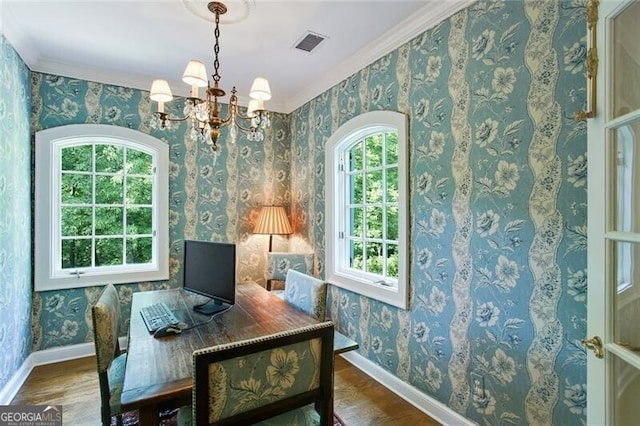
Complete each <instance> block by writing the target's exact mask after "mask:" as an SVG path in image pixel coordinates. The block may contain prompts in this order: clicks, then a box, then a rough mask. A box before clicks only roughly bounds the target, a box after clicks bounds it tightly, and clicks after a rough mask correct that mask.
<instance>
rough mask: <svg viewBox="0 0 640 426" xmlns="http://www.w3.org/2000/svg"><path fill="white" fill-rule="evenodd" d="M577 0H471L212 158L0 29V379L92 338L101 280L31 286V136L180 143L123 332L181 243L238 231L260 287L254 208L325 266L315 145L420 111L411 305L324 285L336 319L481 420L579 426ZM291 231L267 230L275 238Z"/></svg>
mask: <svg viewBox="0 0 640 426" xmlns="http://www.w3.org/2000/svg"><path fill="white" fill-rule="evenodd" d="M585 3H586V2H585V1H584V0H562V1H544V2H540V1H533V0H527V1H517V2H516V1H508V2H505V1H490V2H487V1H480V2H477V3H475V4H474V5H472V6H470V7H468V8H467V9H465V10H463V11H461V12H459V13H457V14H456V15H455V16H453V17H451V18H449V19H447V20H445V21H443V22H442V23H440V24H438V25H437V26H435V27H433V28H431V29H429V30H427V31H426V32H424V33H423V34H421V35H420V36H418V37H416V38H415V39H413V40H412V41H410V42H408V43H406V44H404V45H403V46H401V47H399V48H398V49H396V50H394V51H393V52H391V53H390V54H388V55H386V56H385V57H383V58H381V59H380V60H378V61H376V62H374V63H373V64H371V65H369V66H367V67H365V68H364V69H362V70H360V71H359V72H357V73H356V74H354V75H352V76H351V77H349V78H348V79H346V80H344V81H343V82H342V83H340V84H339V85H336V86H335V87H333V88H330V89H328V90H327V91H326V92H324V93H323V94H321V95H320V96H318V97H317V98H316V99H314V100H312V101H310V102H309V103H307V104H305V105H304V106H302V107H301V108H299V109H298V110H296V111H294V112H293V113H291V114H289V115H284V114H275V116H274V117H273V127H272V129H271V130H270V131H269V132H268V134H267V137H266V140H265V142H264V143H259V144H258V143H255V142H250V141H247V140H246V139H243V138H240V139H239V141H238V143H237V144H236V145H232V144H227V143H225V142H224V137H225V134H223V135H222V138H223V142H222V143H221V146H222V151H221V153H220V155H219V156H216V155H214V154H213V153H212V152H211V151H210V150H209V148H208V147H207V146H197V145H195V144H194V143H192V142H191V141H190V139H189V138H188V137H187V132H186V128H185V125H184V124H181V125H180V126H178V127H177V128H176V129H174V130H171V131H168V132H161V131H158V130H153V129H150V128H149V124H148V123H149V120H148V119H149V115H150V110H151V105H150V102H149V100H148V93H147V92H145V91H140V90H136V89H129V88H123V87H116V86H111V85H106V84H100V83H96V82H90V81H83V80H77V79H73V78H67V77H61V76H54V75H46V74H40V73H31V82H29V81H28V78H29V72H28V69H27V68H26V66H25V65H24V64H23V63H22V61H21V60H20V59H19V58H18V57H17V55H16V54H15V52H14V51H13V50H12V48H11V47H10V46H9V45H8V44H7V43H6V41H5V40H4V39H3V38H1V37H0V43H1V44H0V49H2V51H1V53H2V55H1V56H0V74H1V75H0V77H1V78H0V91H1V92H2V93H1V95H2V96H0V118H2V119H1V120H0V131H1V132H2V133H0V136H1V142H0V144H1V145H0V146H1V149H0V193H2V197H0V206H1V208H0V213H1V215H0V224H1V225H0V232H2V233H3V234H2V235H3V238H2V239H1V240H0V277H2V284H1V288H0V307H1V308H0V309H1V310H0V316H1V317H2V326H1V327H2V328H0V339H1V340H2V342H3V343H8V344H7V345H5V346H4V347H9V348H11V351H9V353H7V352H4V353H3V355H2V358H1V359H2V361H3V362H2V364H1V365H0V374H2V377H1V380H0V385H3V384H4V383H6V380H7V377H8V376H9V375H10V374H11V373H12V372H13V371H15V369H16V367H18V366H19V365H20V364H21V363H22V361H23V360H24V359H25V358H26V356H27V355H28V353H29V349H30V348H29V343H30V342H31V341H32V348H31V350H40V349H46V348H51V347H56V346H60V345H69V344H76V343H81V342H89V341H91V338H92V337H91V330H90V326H91V318H90V306H91V304H92V303H94V302H95V300H97V297H98V295H99V293H100V291H101V288H99V287H93V288H91V287H90V288H84V289H73V290H63V291H50V292H42V293H35V294H33V301H31V290H30V289H31V287H30V281H31V265H30V263H31V256H30V255H29V253H30V252H31V243H30V241H25V239H24V238H23V237H24V235H27V234H28V233H29V229H28V228H30V224H29V222H30V220H31V219H30V218H31V216H30V215H31V213H30V207H31V204H30V203H31V200H29V199H28V197H30V194H31V192H30V188H29V185H30V183H28V182H31V176H30V175H29V163H30V161H31V159H30V152H29V149H30V145H29V144H30V138H31V136H32V134H33V133H32V132H35V131H38V130H41V129H45V128H50V127H55V126H61V125H65V124H75V123H102V124H112V125H116V126H126V127H130V128H133V129H137V130H140V131H143V132H146V133H149V134H151V135H153V136H155V137H158V138H160V139H162V140H164V141H166V142H167V143H168V144H169V146H170V156H171V165H170V169H169V170H168V173H169V175H170V209H171V211H170V240H171V241H170V243H171V278H170V279H169V280H168V281H167V282H155V283H132V284H124V285H118V286H117V288H118V292H119V296H120V299H121V300H122V318H121V321H122V324H121V329H122V330H125V329H126V326H127V324H126V322H127V319H128V318H129V315H130V301H131V297H132V294H133V293H134V292H136V291H144V290H148V289H155V288H166V287H176V286H180V285H181V278H180V277H181V273H182V272H181V258H182V253H181V250H182V249H181V247H182V240H183V239H185V238H195V239H209V240H220V241H235V242H236V243H237V244H238V247H239V250H238V277H239V279H240V280H249V279H253V280H257V281H259V282H264V274H265V271H266V264H265V261H266V247H267V244H268V240H267V239H268V236H264V235H252V234H251V229H252V224H253V222H254V221H255V219H256V216H257V213H258V206H260V205H262V204H271V203H273V204H282V205H289V206H290V210H291V211H290V213H291V219H292V224H293V227H294V230H295V231H296V234H295V235H294V236H292V238H291V240H290V245H291V250H292V251H297V252H308V251H310V250H312V251H313V252H314V254H315V263H316V264H315V269H316V270H317V271H318V272H319V274H320V275H323V274H324V244H325V242H324V199H325V196H324V169H325V165H324V143H325V142H326V140H327V139H328V138H329V136H330V135H331V134H332V132H333V131H335V130H336V129H337V128H338V127H339V126H340V125H342V124H343V123H344V122H346V121H347V120H349V119H351V118H353V117H355V116H357V115H359V114H361V113H363V112H366V111H371V110H379V109H388V110H395V111H400V112H403V113H405V114H407V115H408V117H409V125H410V141H409V142H410V169H409V170H408V173H409V177H410V200H409V204H410V217H411V220H410V237H409V241H410V244H411V247H410V253H411V259H410V262H411V265H410V274H411V277H410V281H411V305H410V309H409V310H401V309H397V308H394V307H391V306H388V305H385V304H383V303H380V302H377V301H375V300H371V299H368V298H366V297H363V296H360V295H358V294H354V293H350V292H347V291H343V290H341V289H339V288H337V287H334V286H331V287H330V289H331V290H330V294H329V305H328V309H329V312H330V315H331V317H332V319H333V320H334V321H335V322H336V324H337V327H338V329H339V330H340V331H342V332H343V333H345V334H347V335H349V336H350V337H351V338H353V339H355V340H357V341H359V342H360V349H359V352H360V353H361V354H362V355H363V356H365V357H367V358H369V359H370V360H372V361H374V362H376V363H378V364H379V365H381V366H383V367H384V368H386V369H387V370H388V371H390V372H392V373H393V374H395V375H396V376H398V377H399V378H401V379H402V380H404V381H406V382H408V383H410V384H411V385H413V386H415V387H416V388H418V389H420V390H421V391H422V392H424V393H425V394H427V395H429V396H431V397H433V398H435V399H437V400H439V401H441V402H443V403H444V404H446V405H448V406H449V407H451V408H452V409H454V410H456V411H457V412H459V413H461V414H463V415H465V416H466V417H468V418H470V419H472V420H475V421H477V422H479V423H481V424H532V425H548V424H562V425H582V424H584V423H585V422H586V417H585V416H586V393H585V392H586V386H585V385H586V355H585V352H584V350H583V349H582V347H581V346H580V344H579V340H580V339H581V338H582V337H583V336H584V335H585V331H586V285H587V276H586V202H587V197H586V125H585V123H584V122H575V121H574V120H573V118H572V116H573V113H574V112H575V111H576V110H579V109H581V108H582V107H583V106H584V102H585V96H586V79H585V69H584V58H585V51H586V48H585V47H586V28H585ZM7 77H8V78H7ZM29 86H30V87H29ZM29 89H31V93H29ZM30 108H31V120H32V123H31V127H32V129H31V130H30V129H29V123H28V118H29V109H30ZM169 109H170V111H173V112H177V111H181V110H182V105H181V102H180V101H177V102H174V103H173V105H169ZM8 129H10V130H11V132H10V134H8V133H7V130H8ZM30 132H31V133H30ZM28 141H29V142H28ZM7 167H8V169H7ZM6 170H10V171H9V172H7V171H6ZM7 194H8V196H7ZM7 213H8V214H7ZM16 218H18V220H16ZM9 223H11V226H9ZM16 225H19V226H24V229H22V228H20V229H18V228H19V226H16ZM5 234H6V235H8V238H5ZM285 244H286V242H285V241H284V240H282V239H276V250H280V249H282V247H283V246H284V245H285ZM278 246H280V247H278ZM31 305H33V306H31ZM30 308H32V309H31V313H32V320H31V327H32V331H30V330H29V329H28V324H29V321H28V319H27V318H26V316H27V315H28V313H29V310H30ZM476 374H477V375H478V376H480V377H481V378H482V381H483V382H484V386H476V385H475V384H474V383H475V381H474V380H473V378H474V377H478V376H475V375H476ZM472 375H473V376H472Z"/></svg>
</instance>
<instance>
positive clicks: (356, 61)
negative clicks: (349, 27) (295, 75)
mask: <svg viewBox="0 0 640 426" xmlns="http://www.w3.org/2000/svg"><path fill="white" fill-rule="evenodd" d="M475 1H476V0H446V1H441V0H429V1H427V4H426V5H425V6H423V7H422V8H420V9H418V10H417V11H416V12H414V13H413V14H412V15H411V16H409V17H408V18H407V19H405V20H404V21H402V22H400V23H399V24H398V25H396V26H395V27H393V28H391V29H390V30H389V31H387V32H386V33H385V34H383V35H382V36H380V37H379V38H377V39H376V40H373V41H372V42H371V43H369V44H367V45H366V46H365V47H363V48H362V49H360V51H358V52H357V53H356V54H354V55H352V56H351V57H349V58H348V59H347V60H345V61H344V62H342V63H341V64H339V65H338V66H336V67H334V68H332V69H331V71H329V72H328V73H326V74H325V75H323V76H321V77H320V78H318V79H317V80H316V81H315V82H313V83H312V84H309V85H308V86H306V87H305V89H304V90H302V91H300V92H299V93H297V94H296V95H294V96H293V97H291V99H287V100H286V101H285V102H284V111H282V112H285V113H287V114H289V113H291V112H293V111H294V110H296V109H298V108H300V107H301V106H303V105H304V104H306V103H307V102H309V101H311V100H312V99H314V98H315V97H316V96H319V95H321V94H322V93H324V92H326V91H327V90H329V89H330V88H332V87H333V86H335V85H336V84H338V83H340V82H341V81H343V80H344V79H346V78H348V77H350V76H351V75H353V74H355V73H357V72H358V71H360V70H362V69H364V68H366V67H367V66H369V65H370V64H372V63H373V62H375V61H377V60H378V59H380V58H382V57H383V56H385V55H387V54H389V53H391V52H393V51H394V50H396V49H398V48H399V47H400V46H402V45H403V44H405V43H406V42H408V41H410V40H412V39H413V38H415V37H417V36H419V35H420V34H422V33H424V32H425V31H427V30H428V29H430V28H433V27H434V26H436V25H437V24H439V23H440V22H442V21H444V20H445V19H447V18H449V17H451V16H453V15H454V14H455V13H456V12H458V11H460V10H462V9H464V8H465V7H467V6H469V5H470V4H472V3H474V2H475ZM269 107H270V108H271V105H270V106H269Z"/></svg>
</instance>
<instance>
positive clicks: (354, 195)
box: [349, 173, 363, 204]
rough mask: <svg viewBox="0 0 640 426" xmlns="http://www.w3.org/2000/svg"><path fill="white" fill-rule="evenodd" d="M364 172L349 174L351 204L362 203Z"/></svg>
mask: <svg viewBox="0 0 640 426" xmlns="http://www.w3.org/2000/svg"><path fill="white" fill-rule="evenodd" d="M362 176H363V175H362V173H357V174H355V175H350V176H349V185H350V187H349V191H350V194H351V196H350V198H351V200H350V202H351V204H362V202H363V198H362Z"/></svg>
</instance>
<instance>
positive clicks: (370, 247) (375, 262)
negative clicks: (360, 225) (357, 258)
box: [366, 242, 382, 275]
mask: <svg viewBox="0 0 640 426" xmlns="http://www.w3.org/2000/svg"><path fill="white" fill-rule="evenodd" d="M366 250H367V269H366V270H367V272H371V273H373V274H380V275H382V243H372V242H367V243H366Z"/></svg>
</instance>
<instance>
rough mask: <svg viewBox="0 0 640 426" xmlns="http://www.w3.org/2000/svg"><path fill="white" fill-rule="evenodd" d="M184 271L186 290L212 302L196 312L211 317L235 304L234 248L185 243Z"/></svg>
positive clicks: (207, 242)
mask: <svg viewBox="0 0 640 426" xmlns="http://www.w3.org/2000/svg"><path fill="white" fill-rule="evenodd" d="M183 268H184V281H183V287H184V289H185V290H189V291H192V292H194V293H197V294H200V295H202V296H206V297H208V298H210V299H211V300H209V301H208V302H206V303H203V304H201V305H196V306H194V307H193V309H194V311H196V312H199V313H202V314H205V315H212V314H215V313H216V312H220V311H223V310H225V309H227V308H228V307H230V306H231V305H233V304H234V303H235V300H236V245H235V244H231V243H218V242H212V241H193V240H185V242H184V263H183ZM211 302H213V303H211Z"/></svg>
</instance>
